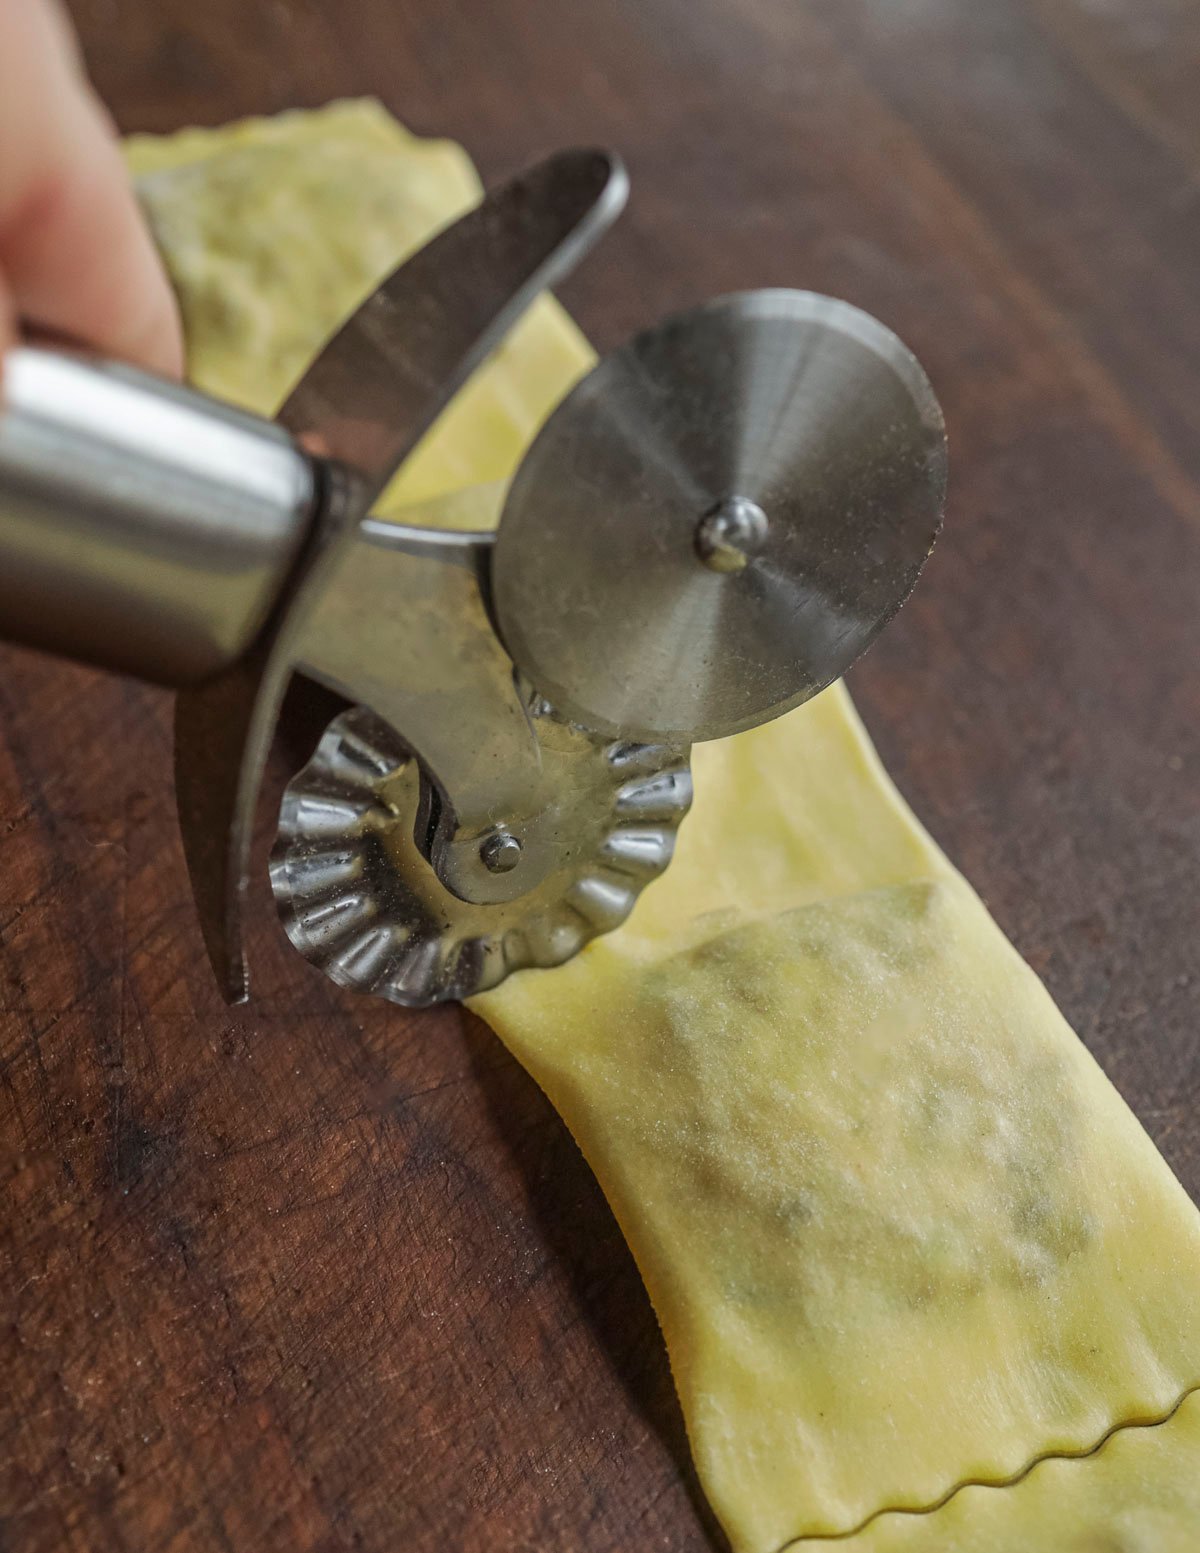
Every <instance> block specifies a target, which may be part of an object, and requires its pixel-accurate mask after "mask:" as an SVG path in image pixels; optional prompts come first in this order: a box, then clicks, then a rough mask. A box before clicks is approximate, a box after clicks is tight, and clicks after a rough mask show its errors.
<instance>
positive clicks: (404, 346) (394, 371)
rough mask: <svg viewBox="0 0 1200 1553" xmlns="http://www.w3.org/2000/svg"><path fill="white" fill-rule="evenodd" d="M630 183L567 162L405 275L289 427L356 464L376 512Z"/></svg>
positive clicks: (350, 327)
mask: <svg viewBox="0 0 1200 1553" xmlns="http://www.w3.org/2000/svg"><path fill="white" fill-rule="evenodd" d="M628 192H629V180H628V177H627V176H626V173H625V169H624V166H623V165H622V163H621V161H620V159H619V158H618V157H616V156H614V155H612V154H611V153H609V152H606V151H594V150H573V151H560V152H558V153H557V154H556V155H554V156H551V157H548V158H547V159H546V160H545V161H544V162H539V163H538V165H537V166H536V167H533V168H531V169H530V170H529V171H528V172H527V173H524V174H522V175H521V176H520V177H518V178H514V179H513V181H512V182H511V183H507V184H505V185H504V186H503V188H501V189H498V190H496V191H495V192H494V193H493V194H490V195H488V197H487V198H486V199H485V200H484V201H483V203H482V204H481V205H478V206H477V207H476V208H475V209H474V210H473V211H471V212H470V214H469V215H466V216H464V217H463V218H462V219H461V220H459V221H456V222H455V223H454V224H453V225H452V226H449V227H447V228H445V230H444V231H442V232H440V233H439V234H438V235H437V236H436V237H434V238H432V239H431V240H430V242H428V243H427V244H426V245H425V247H424V248H421V249H420V250H419V251H418V252H417V253H415V254H413V256H412V257H411V258H410V259H408V260H407V261H406V262H405V263H404V264H402V265H401V266H400V267H399V269H397V270H394V271H393V272H392V274H391V275H390V276H389V277H388V279H387V280H385V281H384V282H383V284H382V285H381V286H380V287H379V288H378V290H377V291H376V292H375V293H374V294H373V295H372V296H371V297H369V298H368V299H367V300H366V301H365V302H364V303H363V304H362V306H361V307H360V308H359V309H358V311H357V312H356V313H354V314H353V315H352V316H351V317H350V318H349V319H348V320H347V322H346V323H345V324H343V325H342V327H341V329H340V330H339V331H338V332H337V334H335V335H334V336H333V338H332V339H331V340H330V341H329V343H328V344H327V345H326V346H325V348H324V350H322V352H321V354H320V355H319V356H318V357H317V359H316V360H315V361H314V362H313V363H312V365H311V366H310V367H309V369H308V371H307V372H306V373H305V374H304V376H303V378H301V380H300V382H299V383H298V384H297V385H296V387H295V388H294V389H293V390H292V392H291V394H290V395H289V396H288V399H287V401H286V402H285V404H284V406H283V408H282V409H281V410H280V412H279V415H278V417H277V419H278V420H279V422H280V424H281V425H283V426H286V427H287V429H288V430H289V431H290V432H291V433H292V435H293V436H295V437H296V438H297V440H298V441H300V442H301V443H302V444H303V445H304V446H305V447H306V448H308V450H309V452H311V453H319V454H321V455H322V456H323V457H325V458H333V459H337V460H338V461H339V462H340V463H343V464H346V465H348V466H349V467H350V468H351V469H353V470H354V471H355V474H356V475H357V476H359V477H360V478H361V479H362V481H363V483H364V486H365V487H366V500H367V502H368V503H369V502H370V500H372V499H373V498H374V497H375V496H376V495H378V493H379V492H380V490H382V488H383V486H384V485H385V484H386V483H387V481H388V479H389V478H390V477H391V475H392V473H393V471H394V470H395V469H396V468H397V466H398V465H399V463H400V462H401V460H402V459H403V458H404V457H405V455H406V454H407V453H408V452H409V450H410V449H411V448H412V447H413V446H414V445H415V443H416V442H417V440H418V439H419V438H420V437H421V436H422V435H423V434H424V432H425V431H426V430H427V429H428V428H429V426H430V425H431V424H432V422H433V421H434V420H435V419H436V417H437V415H438V414H439V413H440V411H441V410H442V409H443V407H444V406H445V405H446V404H447V403H449V401H450V399H451V398H452V397H453V396H454V394H455V393H456V392H457V391H458V389H459V388H460V387H461V386H462V384H463V383H464V382H465V381H466V380H467V378H468V377H469V376H470V375H471V373H472V372H473V371H474V370H475V368H476V367H477V366H478V365H479V364H480V362H481V361H482V360H483V358H484V357H485V356H486V355H488V353H489V352H490V351H492V350H493V349H494V348H495V347H496V345H498V344H499V342H500V340H501V339H502V338H503V337H504V336H505V335H506V334H507V333H508V331H509V329H510V328H511V327H512V325H513V324H514V322H515V321H516V319H517V318H518V317H519V316H520V315H521V314H522V313H523V312H524V311H525V309H526V308H527V307H528V306H529V304H530V302H531V301H532V300H533V298H534V297H535V296H536V295H537V294H538V292H539V291H543V290H545V289H547V288H548V287H550V286H553V285H555V284H556V282H557V281H559V280H561V279H562V277H563V276H564V275H566V274H568V273H569V272H570V271H571V270H572V269H573V268H574V266H575V265H576V264H577V263H578V261H579V260H580V259H581V258H582V256H583V255H584V254H585V253H586V252H587V250H588V249H589V248H590V247H591V246H592V244H593V243H594V242H595V241H596V239H597V238H598V237H599V236H600V234H601V233H602V232H604V231H605V230H606V229H607V228H608V227H609V226H610V225H611V224H612V222H613V221H614V220H615V219H616V217H617V216H618V215H619V214H620V212H621V209H622V207H623V206H624V204H625V200H626V197H627V195H628Z"/></svg>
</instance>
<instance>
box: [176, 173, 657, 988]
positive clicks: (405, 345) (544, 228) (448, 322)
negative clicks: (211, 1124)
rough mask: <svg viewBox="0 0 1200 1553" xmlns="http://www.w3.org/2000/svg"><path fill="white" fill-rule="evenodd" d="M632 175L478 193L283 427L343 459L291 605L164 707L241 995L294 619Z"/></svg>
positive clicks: (338, 345) (296, 403)
mask: <svg viewBox="0 0 1200 1553" xmlns="http://www.w3.org/2000/svg"><path fill="white" fill-rule="evenodd" d="M627 187H628V184H627V179H626V176H625V171H624V168H623V167H622V165H621V163H620V161H619V160H618V159H617V158H616V157H613V156H610V155H608V154H607V153H605V152H602V151H564V152H560V153H559V154H557V155H555V156H552V157H550V158H548V159H547V160H546V161H544V162H541V163H539V164H538V165H537V166H535V167H533V168H531V169H530V170H529V171H528V172H526V173H523V174H521V175H519V176H518V177H517V178H515V179H513V180H512V181H511V182H510V183H508V184H505V185H504V186H503V187H502V188H500V189H497V190H495V191H494V192H493V193H491V194H489V195H488V196H487V197H486V198H485V199H484V200H483V202H482V203H481V204H480V205H478V206H476V208H475V209H474V210H472V211H470V212H468V213H467V214H466V215H465V216H463V217H462V218H461V219H460V220H458V221H456V222H455V223H454V224H453V225H452V226H450V227H447V228H446V229H445V230H444V231H443V232H441V233H439V234H438V236H436V237H435V238H433V240H432V241H431V242H430V243H429V244H428V245H427V246H426V247H424V248H422V249H420V250H419V251H418V252H417V253H416V254H414V255H413V256H412V257H411V258H410V259H409V260H408V261H407V262H406V263H405V264H403V265H402V266H401V267H400V268H399V269H398V270H396V271H395V272H394V273H393V274H392V275H391V276H390V277H389V278H388V279H387V280H386V281H384V283H383V285H382V286H381V287H380V288H379V290H378V291H377V292H376V293H375V295H374V296H372V297H371V298H369V299H368V300H367V301H366V302H365V303H364V304H363V306H362V307H361V308H360V309H359V310H358V312H357V313H355V314H354V316H353V317H352V318H351V319H350V320H349V321H348V322H347V323H346V324H344V325H343V327H342V328H341V330H340V331H339V332H338V333H337V334H336V335H335V336H334V338H333V339H332V340H331V341H330V342H329V344H328V345H327V346H326V347H325V349H324V350H323V351H322V352H321V354H320V356H318V357H317V359H316V361H315V362H314V363H313V365H312V366H311V367H310V368H309V370H308V372H307V373H306V374H305V376H304V378H303V379H302V380H301V382H300V383H299V385H298V386H297V387H296V388H295V390H294V391H293V392H292V394H291V396H290V397H289V399H288V400H287V403H286V404H285V405H284V407H283V410H282V411H281V413H280V420H281V421H282V422H283V424H284V425H285V426H286V427H287V428H288V430H290V431H291V432H293V434H294V435H295V436H296V437H297V439H298V440H300V441H301V442H302V443H303V444H304V445H305V446H306V447H307V448H308V449H309V451H310V452H313V453H316V454H322V455H324V456H326V457H327V458H330V459H332V460H334V461H336V463H338V464H341V465H343V466H345V467H346V470H347V471H348V478H346V479H342V480H339V481H338V482H337V485H336V488H335V490H334V492H333V494H332V497H331V502H330V506H329V509H328V511H327V515H326V520H325V523H324V526H323V528H322V529H321V530H320V531H319V532H317V533H315V534H314V535H313V537H312V539H311V540H310V543H309V544H308V546H307V548H306V550H305V552H304V554H303V555H302V556H301V558H300V560H299V562H298V563H297V568H296V572H295V574H294V576H293V579H292V586H291V588H290V589H289V590H288V591H287V593H286V599H287V603H286V605H285V607H284V608H283V609H281V610H280V612H279V614H278V615H277V617H276V618H275V619H274V620H273V621H272V622H271V623H270V624H269V625H268V627H267V629H266V631H265V632H264V634H263V636H262V638H261V639H260V641H259V643H258V644H257V646H256V648H255V649H254V651H253V652H252V653H251V655H250V656H249V657H247V658H245V659H243V660H242V661H241V662H240V663H238V664H236V665H235V666H234V667H233V669H231V670H230V671H229V672H228V673H226V674H222V675H219V676H217V678H215V679H214V680H210V681H209V682H207V683H206V684H204V685H202V686H200V687H199V688H197V689H195V690H190V691H186V692H184V693H182V694H181V695H180V696H179V698H178V701H177V704H176V715H175V770H176V788H177V797H178V805H179V817H180V828H181V830H182V833H183V842H184V851H185V853H186V855H187V860H188V870H189V873H190V875H191V881H192V890H193V893H194V895H195V899H196V906H197V910H198V912H199V915H200V925H201V928H202V930H203V933H204V939H205V943H206V945H207V947H208V951H209V957H210V959H211V961H212V964H213V969H214V971H215V972H216V975H217V979H218V981H219V982H220V985H221V989H222V992H223V993H224V995H225V997H226V998H227V999H228V1000H229V1001H230V1002H240V1001H242V1000H243V999H244V998H245V997H246V996H247V990H248V983H247V974H246V966H245V957H244V950H243V944H242V926H241V918H242V899H243V896H244V894H245V889H246V878H247V865H248V858H249V850H250V838H251V828H252V825H253V819H254V808H255V803H256V800H257V796H258V790H259V785H260V783H261V780H262V772H263V766H264V763H265V760H266V755H267V750H268V748H269V745H270V742H271V737H272V734H273V732H274V728H275V723H276V720H277V717H278V715H279V708H280V705H281V702H282V699H283V693H284V691H285V689H286V688H287V683H288V680H289V678H290V677H291V674H292V670H293V667H294V665H295V663H296V662H297V658H298V655H299V647H300V642H301V638H302V635H303V630H304V623H305V621H306V619H307V618H308V617H309V615H310V613H311V611H312V609H313V606H314V605H315V603H316V602H317V600H319V598H320V597H321V594H322V592H323V590H324V588H325V586H326V585H327V583H328V582H329V580H330V578H331V577H333V576H334V575H335V573H336V570H337V568H338V565H339V562H340V557H341V552H342V550H343V549H344V547H345V546H346V545H348V544H352V543H354V540H355V535H356V532H357V530H358V527H359V522H360V519H361V517H362V515H363V513H364V511H365V510H366V508H367V507H368V506H369V504H370V502H371V501H372V500H373V498H374V496H375V495H376V494H377V493H378V492H379V491H380V490H381V489H382V487H383V486H384V485H385V484H386V483H387V481H388V479H389V478H390V476H391V474H392V472H393V471H394V470H395V469H396V468H397V466H398V465H399V464H400V463H401V462H402V461H403V459H404V458H405V457H406V456H407V454H408V453H409V452H410V451H411V450H412V448H413V447H415V446H416V444H417V442H418V441H419V440H420V439H421V437H422V436H423V435H424V433H425V431H426V430H428V428H429V427H430V426H431V425H432V423H433V422H434V420H436V418H437V416H438V414H439V413H440V412H441V410H442V409H443V408H444V407H445V405H446V404H447V403H448V402H449V400H450V399H451V398H452V397H453V395H454V393H455V391H456V390H457V389H458V388H459V387H460V386H461V385H462V384H463V383H464V382H465V381H466V379H467V378H468V377H469V376H470V375H471V373H472V372H473V371H474V370H475V368H476V367H477V366H478V365H479V364H480V362H481V361H482V360H483V359H484V358H485V357H486V356H487V355H488V354H489V352H490V351H492V350H493V349H494V348H495V346H496V345H497V344H499V342H500V341H501V339H503V337H504V335H505V334H506V332H507V331H508V330H509V329H510V328H511V327H512V325H513V323H514V322H515V321H516V319H517V318H518V317H519V316H520V314H521V313H522V312H523V311H524V309H525V308H526V307H527V306H528V305H529V303H530V302H531V301H532V300H533V299H534V297H536V296H537V294H538V293H539V292H540V291H541V290H543V289H544V288H545V287H548V286H551V285H553V284H554V283H555V282H557V281H558V280H560V279H561V278H562V277H563V276H564V275H565V274H567V272H568V271H569V270H570V269H571V268H572V267H573V265H575V264H576V263H577V262H578V260H579V259H580V258H582V256H583V254H584V253H585V252H586V251H587V249H588V248H589V247H590V246H591V244H592V243H593V242H595V240H596V239H597V238H598V237H599V236H600V235H601V233H602V232H603V231H604V230H605V229H606V228H607V227H608V225H609V224H610V223H611V222H612V221H613V220H614V218H615V217H616V216H617V215H618V214H619V212H620V210H621V207H622V205H623V204H624V202H625V196H626V191H627Z"/></svg>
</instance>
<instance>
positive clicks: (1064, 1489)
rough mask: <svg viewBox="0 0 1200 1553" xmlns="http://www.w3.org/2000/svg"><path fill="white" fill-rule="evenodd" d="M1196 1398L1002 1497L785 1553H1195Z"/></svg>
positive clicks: (1056, 1463)
mask: <svg viewBox="0 0 1200 1553" xmlns="http://www.w3.org/2000/svg"><path fill="white" fill-rule="evenodd" d="M1198 1469H1200V1393H1196V1392H1193V1393H1192V1394H1191V1395H1190V1396H1189V1397H1188V1398H1187V1399H1186V1401H1184V1403H1183V1404H1182V1406H1181V1407H1180V1408H1179V1411H1178V1412H1177V1413H1175V1414H1174V1415H1173V1416H1172V1417H1171V1418H1170V1419H1169V1420H1168V1421H1167V1422H1166V1423H1162V1424H1159V1425H1158V1426H1157V1427H1156V1428H1148V1429H1147V1428H1129V1429H1120V1430H1118V1431H1117V1433H1116V1434H1114V1435H1112V1436H1111V1438H1110V1439H1108V1440H1106V1441H1105V1443H1104V1444H1103V1445H1102V1446H1101V1448H1100V1449H1099V1450H1098V1451H1096V1453H1095V1454H1094V1455H1091V1456H1086V1457H1082V1458H1078V1459H1075V1460H1070V1459H1063V1458H1057V1459H1054V1460H1050V1461H1043V1462H1039V1463H1038V1465H1037V1466H1035V1467H1034V1468H1033V1470H1032V1471H1031V1472H1030V1473H1029V1474H1028V1476H1027V1477H1024V1478H1022V1479H1021V1481H1020V1482H1019V1483H1013V1484H1010V1485H1008V1486H1006V1487H1004V1488H982V1487H979V1486H978V1485H974V1484H972V1485H970V1486H968V1487H966V1488H963V1489H961V1490H960V1491H959V1492H958V1493H957V1494H955V1496H954V1498H953V1499H951V1500H950V1501H949V1503H948V1504H946V1505H944V1506H943V1507H942V1508H941V1509H940V1510H936V1511H934V1512H933V1514H932V1515H881V1516H880V1517H879V1519H878V1520H876V1521H873V1522H872V1523H871V1525H870V1526H869V1527H868V1528H867V1529H866V1530H865V1531H862V1532H860V1533H859V1534H858V1536H856V1537H848V1538H846V1539H845V1540H844V1541H839V1542H837V1543H835V1544H832V1545H831V1544H830V1543H829V1542H826V1541H820V1540H817V1541H808V1540H805V1541H803V1542H796V1543H793V1544H792V1550H791V1553H830V1549H831V1546H832V1547H833V1548H836V1549H837V1550H838V1553H1196V1547H1197V1545H1198V1543H1197V1528H1198V1527H1200V1470H1198Z"/></svg>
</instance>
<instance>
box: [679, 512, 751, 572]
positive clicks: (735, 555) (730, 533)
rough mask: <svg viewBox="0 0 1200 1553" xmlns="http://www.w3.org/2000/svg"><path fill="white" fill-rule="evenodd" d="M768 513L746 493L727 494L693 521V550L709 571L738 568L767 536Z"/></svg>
mask: <svg viewBox="0 0 1200 1553" xmlns="http://www.w3.org/2000/svg"><path fill="white" fill-rule="evenodd" d="M767 528H768V524H767V515H766V513H765V512H764V511H763V510H762V508H761V507H760V506H759V505H758V503H757V502H754V501H751V500H750V498H749V497H748V496H729V497H727V498H726V499H725V500H724V501H723V502H721V503H719V504H718V505H717V506H716V507H714V508H713V509H712V511H711V512H706V513H705V515H704V516H703V517H702V518H701V519H700V521H699V523H697V525H696V554H697V555H698V556H699V557H700V559H701V560H702V561H703V562H704V564H705V566H707V567H708V568H709V570H710V571H714V572H740V571H741V569H742V568H743V567H744V566H745V565H746V563H747V562H748V561H749V560H750V558H751V556H753V555H754V554H755V552H756V551H757V550H759V549H760V548H761V546H762V544H763V541H764V540H765V539H766V537H767Z"/></svg>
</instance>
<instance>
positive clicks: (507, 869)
mask: <svg viewBox="0 0 1200 1553" xmlns="http://www.w3.org/2000/svg"><path fill="white" fill-rule="evenodd" d="M479 856H480V857H481V858H482V859H483V866H484V867H485V868H486V869H487V870H488V872H489V873H493V874H510V873H512V871H513V869H514V868H515V867H516V866H517V864H518V863H519V862H520V861H521V843H520V842H519V841H518V840H517V838H516V836H513V835H511V834H510V833H509V832H508V831H506V830H495V831H493V832H492V834H491V835H490V836H488V837H486V838H485V840H484V842H483V845H482V846H481V847H480V848H479Z"/></svg>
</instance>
